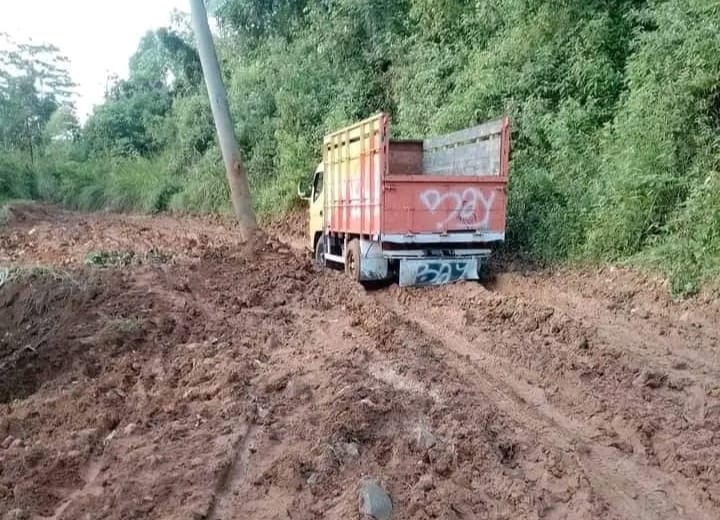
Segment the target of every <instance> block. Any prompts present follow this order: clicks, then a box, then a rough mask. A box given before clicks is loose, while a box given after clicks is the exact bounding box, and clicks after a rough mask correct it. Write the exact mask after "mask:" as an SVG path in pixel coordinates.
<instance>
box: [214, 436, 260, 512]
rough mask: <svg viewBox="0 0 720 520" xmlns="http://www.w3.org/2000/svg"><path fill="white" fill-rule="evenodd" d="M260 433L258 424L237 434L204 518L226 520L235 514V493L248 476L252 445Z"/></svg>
mask: <svg viewBox="0 0 720 520" xmlns="http://www.w3.org/2000/svg"><path fill="white" fill-rule="evenodd" d="M257 435H258V427H257V426H256V425H254V424H253V425H250V426H245V427H244V428H243V430H242V431H241V432H240V433H238V434H237V437H236V439H235V442H234V445H233V449H232V451H231V454H230V457H229V458H228V463H227V465H226V466H225V467H224V468H223V470H222V471H221V472H220V474H219V475H218V479H217V482H216V484H215V491H214V493H213V496H212V499H211V501H210V504H209V506H208V509H207V513H206V514H205V516H204V518H206V519H207V520H225V519H228V518H232V517H233V516H234V511H233V509H234V503H233V493H234V492H235V491H236V490H237V488H238V487H239V483H240V482H241V481H242V480H243V479H244V478H245V477H246V474H247V472H248V464H249V461H250V455H251V453H250V446H251V445H252V443H253V441H254V440H255V438H256V436H257Z"/></svg>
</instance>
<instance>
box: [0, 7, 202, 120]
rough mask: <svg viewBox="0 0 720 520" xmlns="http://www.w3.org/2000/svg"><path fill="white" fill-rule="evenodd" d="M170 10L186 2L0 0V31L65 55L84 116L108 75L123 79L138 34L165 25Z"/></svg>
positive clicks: (98, 99) (100, 97)
mask: <svg viewBox="0 0 720 520" xmlns="http://www.w3.org/2000/svg"><path fill="white" fill-rule="evenodd" d="M174 9H179V10H180V11H189V4H188V0H0V32H5V33H8V34H9V35H10V37H11V38H12V39H13V40H15V41H27V40H28V39H32V41H33V42H34V43H51V44H53V45H55V46H57V47H59V48H60V51H61V52H62V53H63V54H65V55H66V56H67V57H68V58H70V66H69V69H70V74H71V75H72V78H73V80H74V81H75V82H76V83H77V84H78V88H77V93H78V97H77V98H76V106H77V110H78V115H79V116H80V118H81V119H85V117H86V116H87V114H88V113H89V112H91V111H92V107H93V105H95V104H98V103H101V102H102V100H103V95H104V93H105V86H106V81H107V77H108V75H110V74H113V73H114V74H117V75H119V76H120V77H126V76H127V64H128V59H129V58H130V56H131V55H132V54H133V53H134V52H135V50H136V49H137V46H138V43H139V42H140V38H141V37H142V36H143V35H144V34H145V33H146V32H147V31H148V30H152V29H156V28H159V27H162V26H164V25H167V24H168V23H169V22H170V16H171V14H172V12H173V10H174Z"/></svg>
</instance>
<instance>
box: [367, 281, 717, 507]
mask: <svg viewBox="0 0 720 520" xmlns="http://www.w3.org/2000/svg"><path fill="white" fill-rule="evenodd" d="M375 300H376V301H377V302H378V303H379V304H380V305H382V306H384V307H385V308H387V309H388V310H389V311H391V312H395V313H396V314H398V315H399V316H400V317H402V318H403V319H406V320H408V321H410V322H412V323H414V324H416V325H417V326H418V327H419V328H420V330H422V332H423V333H424V334H426V335H427V336H428V337H429V338H431V339H433V340H435V342H437V343H438V344H440V345H442V347H443V349H444V350H445V351H446V352H448V353H450V354H452V357H453V358H454V363H453V365H454V366H455V368H456V369H457V370H459V371H464V372H465V373H466V374H468V376H467V381H473V382H474V384H475V385H476V386H477V387H478V388H479V389H480V391H481V392H482V393H484V394H485V395H487V397H488V398H489V399H490V400H491V401H492V402H493V403H494V404H495V405H497V406H498V408H499V409H500V410H502V411H503V412H505V413H507V414H508V415H509V416H510V417H511V418H512V419H513V420H514V421H516V422H517V423H518V424H521V425H525V426H527V427H529V429H531V430H532V431H534V432H536V433H537V434H538V435H539V436H540V438H541V439H542V440H543V441H544V442H546V443H547V444H548V445H551V446H554V447H556V448H558V449H560V450H563V451H565V452H570V453H573V454H574V456H575V458H576V460H577V461H578V464H579V465H580V466H581V467H582V468H583V470H584V472H585V475H586V477H587V478H588V479H589V480H590V482H591V483H592V487H593V490H594V491H595V492H596V493H597V494H598V495H599V496H601V497H602V498H603V499H604V500H605V501H606V502H607V504H608V505H609V506H610V508H611V509H612V510H613V511H614V512H615V513H616V514H618V515H619V517H620V518H633V519H647V520H655V519H667V520H670V519H673V520H675V519H687V520H705V519H707V520H711V519H713V518H716V516H715V515H713V514H711V513H709V512H707V511H705V510H704V509H703V507H702V506H701V505H700V504H698V502H697V500H696V499H695V498H694V497H693V493H692V491H691V490H690V489H688V487H687V486H686V485H685V483H683V482H682V479H681V478H679V477H678V476H677V475H672V476H670V475H668V474H666V473H664V472H663V471H661V470H660V469H658V468H655V467H651V466H647V465H644V464H642V463H640V462H639V461H636V460H634V459H633V458H631V457H628V456H626V455H624V454H623V453H622V452H620V451H619V450H616V449H615V448H613V447H608V446H604V445H602V444H598V443H597V442H596V441H595V439H597V438H599V437H602V436H603V434H602V432H600V431H597V430H595V429H594V428H592V427H589V426H587V425H584V424H582V423H581V422H579V421H578V420H576V419H573V418H571V417H569V416H567V415H565V414H564V413H563V412H562V411H561V410H559V409H557V408H556V407H554V406H553V405H552V404H550V403H549V402H548V401H547V400H546V398H545V393H544V391H543V390H542V388H539V387H536V386H533V385H531V384H529V383H527V382H525V381H523V380H522V379H520V378H519V377H518V376H521V375H522V372H523V371H522V370H520V371H518V370H516V369H515V370H514V369H513V367H510V366H508V365H507V363H505V362H504V361H502V360H500V359H499V358H497V357H496V356H494V355H492V354H490V353H488V352H484V351H482V350H480V349H479V348H478V347H477V346H475V345H473V344H472V343H470V342H469V341H468V340H467V339H466V338H465V337H464V336H463V335H462V334H459V333H457V332H455V331H453V330H452V329H451V328H450V327H447V326H444V325H443V324H441V323H438V321H437V316H435V317H434V318H433V317H426V316H424V315H423V312H422V310H421V309H420V308H418V307H417V306H415V307H413V308H412V310H409V309H408V308H407V307H406V306H403V305H400V304H399V303H398V302H397V301H395V300H394V299H393V297H392V295H389V294H387V293H384V294H383V293H378V294H376V295H375Z"/></svg>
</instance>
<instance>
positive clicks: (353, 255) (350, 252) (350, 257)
mask: <svg viewBox="0 0 720 520" xmlns="http://www.w3.org/2000/svg"><path fill="white" fill-rule="evenodd" d="M345 272H346V273H347V274H348V275H349V276H350V278H352V279H353V280H355V281H356V282H359V281H360V241H359V240H358V239H357V238H354V239H352V240H351V241H350V243H349V244H348V246H347V251H346V252H345Z"/></svg>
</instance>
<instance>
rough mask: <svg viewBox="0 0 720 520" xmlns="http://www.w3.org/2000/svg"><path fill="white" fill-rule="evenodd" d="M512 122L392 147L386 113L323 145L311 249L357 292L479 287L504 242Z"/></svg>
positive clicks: (314, 188) (313, 189)
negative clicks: (387, 286) (380, 283)
mask: <svg viewBox="0 0 720 520" xmlns="http://www.w3.org/2000/svg"><path fill="white" fill-rule="evenodd" d="M509 152H510V121H509V119H508V118H503V119H500V120H497V121H492V122H488V123H484V124H482V125H479V126H475V127H472V128H467V129H465V130H460V131H458V132H453V133H450V134H447V135H442V136H439V137H433V138H429V139H424V140H397V139H391V138H390V122H389V118H388V116H387V114H384V113H381V114H378V115H376V116H374V117H371V118H369V119H366V120H365V121H361V122H359V123H357V124H354V125H352V126H349V127H347V128H343V129H342V130H338V131H337V132H333V133H331V134H329V135H328V136H326V137H325V139H324V143H323V161H322V163H321V164H320V165H319V166H318V168H317V170H316V171H315V174H314V176H313V180H312V184H311V185H309V186H307V187H306V188H303V187H302V186H301V187H300V188H299V189H298V192H299V194H300V196H301V197H303V198H305V199H308V200H309V201H310V225H309V235H308V248H309V249H310V251H311V252H312V253H313V254H314V257H315V259H316V261H317V262H318V263H320V264H322V265H328V264H333V265H337V266H344V268H345V271H346V272H347V273H348V274H349V275H350V276H351V277H352V278H353V279H355V280H357V281H359V282H369V281H374V280H387V279H391V278H395V277H397V279H398V281H399V283H400V285H433V284H444V283H449V282H452V281H457V280H468V279H477V278H478V276H479V274H478V271H479V269H480V268H481V267H482V265H483V263H484V262H485V261H486V260H487V258H488V257H489V255H490V253H491V251H492V247H493V245H494V244H497V243H499V242H502V241H503V240H504V239H505V210H506V201H507V182H508V160H509Z"/></svg>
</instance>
